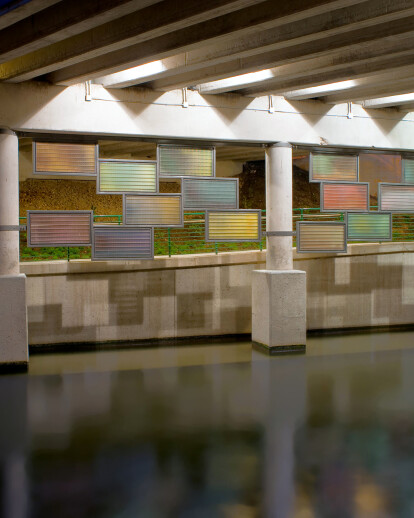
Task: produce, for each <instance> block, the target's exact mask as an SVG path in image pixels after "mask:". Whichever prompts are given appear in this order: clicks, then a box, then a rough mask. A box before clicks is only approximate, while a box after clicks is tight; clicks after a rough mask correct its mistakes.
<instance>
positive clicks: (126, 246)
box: [92, 225, 154, 261]
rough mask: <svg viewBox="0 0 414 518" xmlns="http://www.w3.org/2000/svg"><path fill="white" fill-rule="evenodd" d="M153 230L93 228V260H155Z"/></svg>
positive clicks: (110, 227)
mask: <svg viewBox="0 0 414 518" xmlns="http://www.w3.org/2000/svg"><path fill="white" fill-rule="evenodd" d="M153 258H154V233H153V229H152V228H143V227H139V228H128V227H121V226H104V225H102V226H95V227H94V228H93V246H92V260H93V261H97V260H103V261H104V260H115V259H124V260H128V259H153Z"/></svg>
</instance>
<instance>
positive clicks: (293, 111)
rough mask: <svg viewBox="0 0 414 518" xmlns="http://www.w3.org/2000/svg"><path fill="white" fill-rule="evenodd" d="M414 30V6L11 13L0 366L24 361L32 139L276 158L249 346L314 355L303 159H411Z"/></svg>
mask: <svg viewBox="0 0 414 518" xmlns="http://www.w3.org/2000/svg"><path fill="white" fill-rule="evenodd" d="M413 22H414V0H392V1H389V0H364V1H362V0H329V1H328V0H291V1H289V2H275V1H274V0H267V1H262V0H210V1H208V2H200V1H199V0H187V1H186V2H185V3H178V2H175V1H172V0H161V1H155V0H100V1H98V0H89V1H86V2H74V1H73V0H60V1H58V0H26V1H23V2H21V1H16V0H13V1H8V2H7V1H6V2H2V3H1V6H0V126H1V128H3V129H2V130H1V131H2V133H1V136H0V293H1V301H0V309H1V311H0V364H4V365H15V366H24V365H26V364H27V361H28V360H27V358H28V357H27V345H28V337H27V316H26V298H25V296H26V295H25V292H26V281H25V276H24V275H23V274H21V273H20V266H19V226H18V225H19V211H18V200H19V198H18V175H19V162H18V155H19V139H22V138H25V139H28V138H29V139H37V140H43V141H55V142H97V141H98V140H100V141H107V142H108V146H110V145H111V144H110V142H113V141H117V142H119V143H120V145H122V146H123V147H124V149H127V148H128V145H129V143H136V142H138V141H139V142H141V143H145V142H148V143H157V144H174V143H175V144H185V145H192V146H216V147H217V149H219V148H220V146H223V145H225V146H226V153H227V154H228V155H227V156H228V157H229V158H231V157H232V156H233V157H237V156H238V155H237V152H236V148H234V153H233V155H232V152H231V149H232V148H233V146H238V147H240V146H244V147H245V148H246V149H249V150H251V153H252V154H253V156H254V154H255V152H256V151H258V152H260V153H265V154H266V163H267V166H266V167H267V170H266V176H267V178H266V182H267V194H266V197H267V227H268V230H269V232H270V234H269V235H268V237H267V265H266V270H264V271H261V272H260V273H257V274H255V275H254V278H253V340H255V341H257V342H260V343H262V344H264V345H265V346H268V347H291V346H303V345H304V344H305V340H306V337H305V333H306V290H305V284H306V280H305V274H304V273H303V272H298V271H295V270H293V259H292V235H291V234H292V227H291V209H292V146H301V147H302V148H305V149H309V150H313V151H316V152H317V151H320V150H321V149H323V150H324V151H332V152H336V153H338V152H339V153H341V151H342V152H343V151H344V150H345V151H346V152H347V153H349V152H358V151H360V150H370V151H374V152H377V151H382V152H384V153H391V152H397V153H401V154H404V155H406V156H410V153H411V154H414V114H413V113H412V111H411V110H412V109H413V110H414V87H413V81H412V75H413V72H414V46H413V41H414V38H413V36H414V29H413V27H414V24H413ZM131 145H132V144H131ZM108 149H109V147H108ZM74 209H76V207H74ZM281 292H283V294H284V297H283V299H280V298H278V296H277V294H278V293H281ZM258 294H262V295H263V294H264V296H260V297H259V296H258ZM293 299H294V301H295V312H292V311H290V310H289V309H286V308H289V301H291V300H293ZM263 315H265V317H263ZM292 315H293V317H294V318H293V317H292ZM281 330H282V331H283V332H282V331H281Z"/></svg>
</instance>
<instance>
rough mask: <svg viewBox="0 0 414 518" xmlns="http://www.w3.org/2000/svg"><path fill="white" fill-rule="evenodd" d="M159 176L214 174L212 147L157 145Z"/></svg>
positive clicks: (207, 175)
mask: <svg viewBox="0 0 414 518" xmlns="http://www.w3.org/2000/svg"><path fill="white" fill-rule="evenodd" d="M158 160H159V167H160V176H204V177H211V176H214V175H215V171H214V167H215V154H214V148H193V147H186V146H158Z"/></svg>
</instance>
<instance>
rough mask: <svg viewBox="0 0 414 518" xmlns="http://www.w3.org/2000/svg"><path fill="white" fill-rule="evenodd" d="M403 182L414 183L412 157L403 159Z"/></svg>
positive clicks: (413, 162)
mask: <svg viewBox="0 0 414 518" xmlns="http://www.w3.org/2000/svg"><path fill="white" fill-rule="evenodd" d="M402 163H403V182H404V183H414V159H413V158H404V160H403V162H402Z"/></svg>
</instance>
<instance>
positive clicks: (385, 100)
mask: <svg viewBox="0 0 414 518" xmlns="http://www.w3.org/2000/svg"><path fill="white" fill-rule="evenodd" d="M413 103H414V93H409V94H402V95H390V96H389V97H378V98H377V99H370V100H367V101H362V103H361V104H362V106H363V107H364V108H370V109H372V108H374V109H380V108H389V107H391V106H407V107H408V106H411V105H413Z"/></svg>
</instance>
